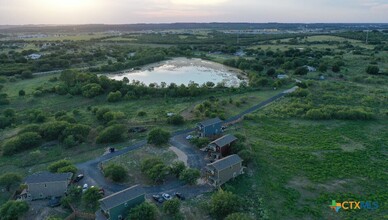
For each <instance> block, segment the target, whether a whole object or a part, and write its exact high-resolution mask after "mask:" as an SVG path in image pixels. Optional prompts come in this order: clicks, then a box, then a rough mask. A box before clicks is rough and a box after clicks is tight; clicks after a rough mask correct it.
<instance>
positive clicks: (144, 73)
mask: <svg viewBox="0 0 388 220" xmlns="http://www.w3.org/2000/svg"><path fill="white" fill-rule="evenodd" d="M108 77H109V78H112V79H115V80H122V79H123V78H124V77H127V78H128V79H129V80H130V81H132V80H137V81H140V82H143V83H145V84H147V85H148V84H150V83H157V84H159V85H160V83H161V82H165V83H167V84H169V83H175V84H177V85H180V84H185V85H187V84H189V83H190V81H194V82H196V83H198V84H203V83H205V82H208V81H211V82H214V83H215V84H217V83H221V82H223V83H225V85H227V86H234V87H235V86H238V85H239V84H240V82H242V81H245V80H246V79H247V77H246V74H245V73H244V72H243V71H241V70H239V69H235V68H231V67H227V66H225V65H222V64H219V63H215V62H212V61H207V60H202V59H198V58H192V59H188V58H183V57H179V58H174V59H171V60H166V61H161V62H157V63H153V64H149V65H145V66H143V67H142V68H141V69H140V70H127V71H122V72H120V73H116V74H108Z"/></svg>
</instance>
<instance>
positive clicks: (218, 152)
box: [207, 134, 237, 159]
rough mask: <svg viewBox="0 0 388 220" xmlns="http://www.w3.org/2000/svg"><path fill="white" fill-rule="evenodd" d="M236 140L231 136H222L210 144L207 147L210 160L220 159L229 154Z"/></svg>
mask: <svg viewBox="0 0 388 220" xmlns="http://www.w3.org/2000/svg"><path fill="white" fill-rule="evenodd" d="M236 140H237V138H236V137H235V136H234V135H232V134H227V135H224V136H222V137H220V138H218V139H217V140H215V141H212V142H210V144H209V145H208V146H207V150H208V152H209V156H210V157H211V158H212V159H220V158H223V157H226V156H228V155H229V154H230V150H231V149H230V147H231V145H232V143H234V142H235V141H236Z"/></svg>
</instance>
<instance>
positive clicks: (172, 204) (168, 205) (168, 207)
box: [163, 198, 181, 215]
mask: <svg viewBox="0 0 388 220" xmlns="http://www.w3.org/2000/svg"><path fill="white" fill-rule="evenodd" d="M180 206H181V203H180V201H179V200H178V199H176V198H175V199H172V200H167V201H165V202H164V203H163V212H165V213H167V214H171V215H176V214H178V213H179V209H180Z"/></svg>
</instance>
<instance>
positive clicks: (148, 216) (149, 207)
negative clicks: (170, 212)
mask: <svg viewBox="0 0 388 220" xmlns="http://www.w3.org/2000/svg"><path fill="white" fill-rule="evenodd" d="M156 213H157V208H156V207H155V205H153V204H150V203H148V202H143V203H142V204H140V205H138V206H136V207H134V208H132V209H131V210H130V211H129V214H128V219H141V220H155V219H156Z"/></svg>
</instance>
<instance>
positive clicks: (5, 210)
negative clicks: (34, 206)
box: [0, 200, 29, 220]
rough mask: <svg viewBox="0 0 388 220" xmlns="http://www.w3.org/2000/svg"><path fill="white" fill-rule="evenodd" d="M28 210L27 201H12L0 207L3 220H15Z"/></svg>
mask: <svg viewBox="0 0 388 220" xmlns="http://www.w3.org/2000/svg"><path fill="white" fill-rule="evenodd" d="M28 209H29V207H28V204H27V202H26V201H14V200H10V201H8V202H6V203H5V204H3V205H2V206H1V207H0V216H1V219H2V220H15V219H19V217H21V216H23V215H24V214H25V213H26V212H27V211H28Z"/></svg>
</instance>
